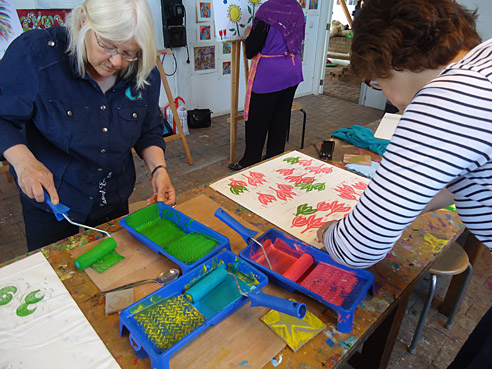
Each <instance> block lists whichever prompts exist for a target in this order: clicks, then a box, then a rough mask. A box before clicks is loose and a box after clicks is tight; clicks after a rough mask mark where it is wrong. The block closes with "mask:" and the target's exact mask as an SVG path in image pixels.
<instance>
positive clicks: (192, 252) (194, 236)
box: [164, 233, 217, 264]
mask: <svg viewBox="0 0 492 369" xmlns="http://www.w3.org/2000/svg"><path fill="white" fill-rule="evenodd" d="M216 244H217V243H216V241H214V240H212V239H211V238H208V237H206V236H204V235H202V234H200V233H189V234H185V235H184V236H183V237H181V238H179V239H177V240H175V241H174V242H171V243H170V244H169V245H168V246H165V247H164V251H166V252H167V253H168V254H169V255H172V256H174V257H175V258H176V259H178V260H181V261H182V262H184V263H186V264H192V263H194V262H195V261H197V260H200V259H201V258H202V257H204V256H205V255H207V254H208V253H209V252H210V251H212V250H213V249H214V247H215V245H216Z"/></svg>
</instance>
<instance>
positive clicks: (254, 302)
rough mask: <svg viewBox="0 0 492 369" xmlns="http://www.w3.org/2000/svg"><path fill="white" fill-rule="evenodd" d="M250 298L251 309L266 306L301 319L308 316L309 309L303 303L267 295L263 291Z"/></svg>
mask: <svg viewBox="0 0 492 369" xmlns="http://www.w3.org/2000/svg"><path fill="white" fill-rule="evenodd" d="M248 296H249V298H250V299H251V307H253V306H264V307H267V308H270V309H273V310H276V311H279V312H281V313H284V314H287V315H290V316H293V317H295V318H299V319H304V317H305V316H306V312H307V308H306V305H305V304H303V303H299V302H295V301H290V300H286V299H282V298H280V297H275V296H272V295H266V294H264V293H263V292H261V291H258V292H256V293H255V292H253V293H250V294H249V295H248Z"/></svg>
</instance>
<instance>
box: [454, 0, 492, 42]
mask: <svg viewBox="0 0 492 369" xmlns="http://www.w3.org/2000/svg"><path fill="white" fill-rule="evenodd" d="M458 2H459V3H460V4H461V5H463V6H465V7H466V8H468V9H470V10H475V9H478V20H477V30H478V33H479V34H480V36H481V37H482V39H483V40H484V41H485V40H488V39H489V38H492V2H491V0H458Z"/></svg>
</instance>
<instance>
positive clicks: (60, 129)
mask: <svg viewBox="0 0 492 369" xmlns="http://www.w3.org/2000/svg"><path fill="white" fill-rule="evenodd" d="M49 102H50V103H51V104H52V105H53V107H54V108H55V109H52V114H50V117H49V125H48V127H47V129H48V134H49V136H48V137H49V139H50V141H51V142H52V143H53V144H55V145H57V146H58V147H59V148H61V149H63V150H64V151H68V149H69V148H70V147H71V146H72V145H73V143H72V142H78V140H76V139H77V138H82V137H84V136H86V135H87V120H88V117H89V107H88V106H85V105H80V104H73V103H67V102H62V101H57V100H53V99H50V100H49Z"/></svg>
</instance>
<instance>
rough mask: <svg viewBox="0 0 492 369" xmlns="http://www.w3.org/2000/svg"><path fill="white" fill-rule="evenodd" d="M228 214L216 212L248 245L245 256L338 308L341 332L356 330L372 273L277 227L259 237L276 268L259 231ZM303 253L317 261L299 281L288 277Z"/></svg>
mask: <svg viewBox="0 0 492 369" xmlns="http://www.w3.org/2000/svg"><path fill="white" fill-rule="evenodd" d="M224 213H225V212H224V211H223V210H222V209H220V208H219V209H218V210H217V212H216V214H215V215H216V216H217V217H218V218H219V219H221V220H222V221H223V222H225V223H226V224H227V225H229V226H230V227H232V228H233V229H234V230H235V231H237V232H238V233H239V234H240V235H241V236H242V237H243V239H245V241H246V242H247V244H248V246H247V247H246V248H244V249H243V250H242V251H241V252H240V253H239V256H240V257H241V258H243V259H245V260H247V261H248V262H251V263H253V265H255V266H256V267H257V268H258V269H260V270H261V271H262V272H264V273H265V274H267V275H268V276H269V277H270V279H271V280H273V281H274V282H276V283H277V284H279V285H280V286H281V287H283V288H285V289H286V290H288V291H291V292H293V291H298V292H301V293H303V294H305V295H307V296H309V297H311V298H313V299H315V300H317V301H319V302H321V303H322V304H324V305H326V306H328V307H329V308H331V309H333V310H335V311H336V313H337V315H338V320H337V330H338V331H339V332H341V333H349V332H351V331H352V326H353V320H354V312H355V309H356V308H357V306H358V305H359V303H360V302H361V301H362V299H364V297H365V296H366V294H367V292H368V290H369V288H370V287H371V286H374V275H373V274H372V273H371V272H369V271H367V270H363V269H352V268H348V267H346V266H343V265H340V264H338V263H336V262H335V261H334V260H333V259H332V258H331V257H330V255H329V254H328V253H327V252H325V251H322V250H318V249H316V248H315V247H313V246H311V245H309V244H307V243H306V242H303V241H301V240H298V239H297V238H294V237H292V236H290V235H287V234H285V233H283V232H280V231H278V230H276V229H273V228H272V229H269V230H268V231H266V232H265V233H263V234H262V235H261V236H260V237H257V238H256V240H257V241H259V242H260V243H261V244H262V245H263V248H264V249H265V253H266V255H267V257H268V260H269V261H270V264H271V265H272V268H273V270H272V269H270V268H269V265H268V262H267V260H266V258H265V256H264V252H263V250H262V248H261V247H260V246H259V245H258V244H257V243H256V242H254V241H251V238H253V236H255V235H256V233H257V232H256V231H254V230H251V229H248V228H246V227H244V226H243V225H242V224H240V223H239V222H237V221H236V220H235V219H233V218H232V217H230V216H229V215H228V214H227V213H225V214H224ZM303 254H310V255H311V256H312V259H313V261H314V263H313V264H312V265H311V266H310V267H309V268H308V269H307V270H306V271H305V272H303V273H302V274H301V275H300V277H299V279H298V280H297V282H294V281H293V280H291V279H288V278H286V277H284V275H283V274H287V271H288V270H289V268H290V267H291V266H292V265H293V264H294V263H295V262H296V261H297V260H298V259H299V258H300V257H301V256H302V255H303ZM291 270H292V269H291Z"/></svg>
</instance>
